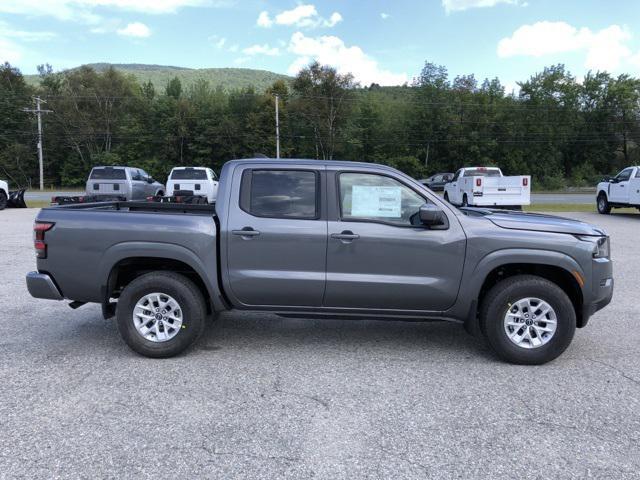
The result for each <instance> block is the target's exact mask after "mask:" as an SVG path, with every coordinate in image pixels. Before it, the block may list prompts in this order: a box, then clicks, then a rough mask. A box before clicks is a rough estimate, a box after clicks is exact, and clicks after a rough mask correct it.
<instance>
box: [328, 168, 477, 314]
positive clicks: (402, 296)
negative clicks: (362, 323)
mask: <svg viewBox="0 0 640 480" xmlns="http://www.w3.org/2000/svg"><path fill="white" fill-rule="evenodd" d="M337 184H338V192H337V194H336V196H337V197H338V198H339V208H338V210H339V212H338V218H339V219H338V220H335V219H332V220H330V221H329V223H328V231H329V241H328V245H327V286H326V293H325V297H324V306H325V307H343V308H357V309H376V310H425V311H442V310H446V309H447V308H449V307H450V306H452V305H453V304H454V302H455V300H456V298H457V294H458V287H459V284H460V279H461V276H462V268H463V265H464V255H465V248H466V237H465V235H464V232H463V231H462V227H461V226H460V224H459V223H458V221H457V220H456V219H455V217H454V216H452V217H451V218H448V222H446V223H445V224H444V225H441V226H440V227H438V228H434V229H428V228H426V227H424V226H423V225H422V224H421V223H420V222H419V219H417V217H416V216H417V215H418V211H419V209H420V206H421V205H423V204H424V203H427V202H428V200H427V198H425V197H423V196H422V195H421V194H419V193H417V192H416V191H415V190H413V189H412V188H411V187H409V186H407V185H406V184H404V183H402V182H400V181H399V180H398V179H395V178H393V177H391V176H387V175H377V174H369V173H364V172H363V173H350V172H342V173H338V181H337ZM445 213H446V212H445Z"/></svg>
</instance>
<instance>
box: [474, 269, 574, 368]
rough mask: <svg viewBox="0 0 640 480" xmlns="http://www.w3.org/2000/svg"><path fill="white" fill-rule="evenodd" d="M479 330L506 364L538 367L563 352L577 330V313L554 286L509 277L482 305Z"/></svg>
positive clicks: (538, 279) (528, 277)
mask: <svg viewBox="0 0 640 480" xmlns="http://www.w3.org/2000/svg"><path fill="white" fill-rule="evenodd" d="M480 326H481V329H482V331H483V333H484V334H485V337H486V338H487V341H488V343H489V345H490V346H491V348H492V349H493V351H494V352H495V353H496V354H497V355H498V356H499V357H500V358H502V359H503V360H506V361H507V362H511V363H516V364H521V365H541V364H543V363H547V362H550V361H551V360H553V359H555V358H557V357H558V356H559V355H560V354H561V353H562V352H564V351H565V350H566V349H567V347H568V346H569V344H570V343H571V340H572V339H573V335H574V333H575V330H576V313H575V310H574V307H573V304H572V303H571V300H570V299H569V297H568V296H567V294H566V293H565V292H564V291H563V290H562V289H561V288H560V287H558V285H556V284H555V283H552V282H550V281H549V280H546V279H544V278H542V277H537V276H534V275H517V276H514V277H508V278H506V279H505V280H502V281H501V282H498V283H497V284H496V285H494V286H493V288H491V290H489V292H488V293H487V295H486V297H485V298H484V300H483V301H482V307H481V310H480Z"/></svg>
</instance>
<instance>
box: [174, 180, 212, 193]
mask: <svg viewBox="0 0 640 480" xmlns="http://www.w3.org/2000/svg"><path fill="white" fill-rule="evenodd" d="M172 182H173V191H174V192H175V191H177V190H191V191H192V192H194V193H196V192H200V191H204V190H206V180H175V181H172Z"/></svg>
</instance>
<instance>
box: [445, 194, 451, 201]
mask: <svg viewBox="0 0 640 480" xmlns="http://www.w3.org/2000/svg"><path fill="white" fill-rule="evenodd" d="M444 201H445V202H447V203H451V202H450V201H449V194H448V193H447V192H444Z"/></svg>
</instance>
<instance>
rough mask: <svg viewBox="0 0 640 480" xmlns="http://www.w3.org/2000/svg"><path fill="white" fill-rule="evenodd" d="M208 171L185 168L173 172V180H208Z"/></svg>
mask: <svg viewBox="0 0 640 480" xmlns="http://www.w3.org/2000/svg"><path fill="white" fill-rule="evenodd" d="M206 179H207V171H206V170H204V169H195V168H184V169H180V170H174V171H173V172H171V180H206Z"/></svg>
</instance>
